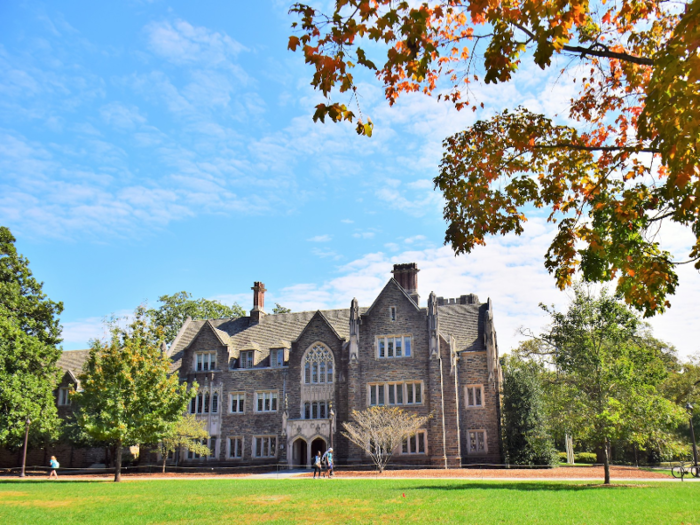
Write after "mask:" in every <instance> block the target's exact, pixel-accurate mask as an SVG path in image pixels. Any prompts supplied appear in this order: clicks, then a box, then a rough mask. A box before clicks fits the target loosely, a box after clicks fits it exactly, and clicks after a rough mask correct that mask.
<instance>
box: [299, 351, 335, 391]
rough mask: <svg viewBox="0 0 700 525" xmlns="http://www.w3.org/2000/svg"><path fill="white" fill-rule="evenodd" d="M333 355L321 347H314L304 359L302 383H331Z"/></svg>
mask: <svg viewBox="0 0 700 525" xmlns="http://www.w3.org/2000/svg"><path fill="white" fill-rule="evenodd" d="M332 382H333V354H332V353H331V351H330V350H328V348H326V347H325V346H323V345H315V346H314V347H313V348H311V349H310V350H309V351H308V352H306V357H305V358H304V383H306V384H315V383H332Z"/></svg>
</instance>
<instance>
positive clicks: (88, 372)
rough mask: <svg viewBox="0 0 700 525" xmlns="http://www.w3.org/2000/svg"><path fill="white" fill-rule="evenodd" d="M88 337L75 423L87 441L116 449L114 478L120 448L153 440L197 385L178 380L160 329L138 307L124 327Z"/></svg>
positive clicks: (167, 426) (170, 423)
mask: <svg viewBox="0 0 700 525" xmlns="http://www.w3.org/2000/svg"><path fill="white" fill-rule="evenodd" d="M110 332H111V337H110V340H109V341H107V342H102V341H94V342H93V345H92V348H91V349H90V355H89V357H88V359H87V361H86V362H85V365H84V367H83V373H82V374H81V376H80V378H79V379H80V383H81V386H82V388H83V390H82V392H80V393H78V394H75V395H74V397H75V399H76V401H77V403H78V404H79V406H80V409H79V412H78V421H79V423H80V425H81V427H82V428H83V429H84V430H85V432H86V433H87V434H88V435H89V436H90V437H92V438H93V439H96V440H99V441H102V442H105V443H107V444H109V445H111V446H113V447H115V449H116V458H115V473H114V481H120V480H121V464H122V448H123V447H124V446H128V445H135V444H141V443H158V442H160V441H161V440H162V439H163V437H164V436H166V435H168V433H169V432H170V431H171V429H172V427H173V425H174V424H175V423H176V422H177V421H178V420H179V419H180V417H181V416H182V413H183V412H184V411H185V409H186V407H187V403H188V402H189V400H190V399H191V397H192V395H193V394H194V392H196V390H197V387H196V385H193V388H192V390H189V391H188V389H187V385H184V384H182V385H181V384H180V382H179V381H178V377H177V375H175V374H171V373H170V365H171V363H170V360H169V359H168V357H167V356H166V355H164V354H163V353H162V352H161V350H160V348H161V344H162V342H163V331H162V329H160V328H157V327H153V325H152V324H150V323H148V322H147V316H146V312H145V310H144V309H143V308H139V309H137V311H136V314H135V317H134V320H133V321H132V322H131V323H130V324H129V325H128V326H127V327H126V328H121V327H119V326H117V325H113V326H112V327H111V330H110Z"/></svg>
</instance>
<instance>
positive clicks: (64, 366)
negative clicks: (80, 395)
mask: <svg viewBox="0 0 700 525" xmlns="http://www.w3.org/2000/svg"><path fill="white" fill-rule="evenodd" d="M89 354H90V350H89V349H88V350H64V351H63V353H62V354H61V357H60V358H59V359H58V362H57V363H56V364H57V365H58V367H59V368H60V369H61V370H63V372H64V373H65V372H67V371H68V370H70V371H71V372H72V373H73V375H74V376H78V375H79V374H81V373H82V371H83V364H84V363H85V361H87V358H88V355H89Z"/></svg>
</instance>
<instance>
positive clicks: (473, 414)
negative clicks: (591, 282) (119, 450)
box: [0, 263, 501, 467]
mask: <svg viewBox="0 0 700 525" xmlns="http://www.w3.org/2000/svg"><path fill="white" fill-rule="evenodd" d="M392 273H393V274H394V277H393V278H391V279H390V280H389V281H388V282H387V284H386V286H384V288H383V290H382V291H381V292H380V293H379V296H378V297H377V298H376V300H375V301H374V303H373V304H372V305H371V306H370V307H369V308H366V307H365V308H362V307H359V305H358V304H357V301H356V300H354V299H353V301H352V303H351V305H350V308H349V309H341V310H318V311H315V312H298V313H287V314H272V315H266V314H265V311H264V293H265V287H264V285H263V284H262V283H255V286H254V287H253V290H254V295H253V305H254V306H253V309H252V311H251V313H250V316H248V317H242V318H238V319H209V320H205V321H192V320H189V319H188V320H187V321H186V322H185V323H184V325H183V326H182V328H181V329H180V331H179V333H178V335H177V337H176V339H175V340H174V341H173V343H172V344H171V346H170V348H169V350H168V355H169V356H170V357H171V359H172V361H173V365H172V371H173V373H175V374H179V377H180V379H181V381H183V382H186V383H189V384H190V385H193V384H194V383H195V382H196V383H197V385H198V393H197V396H196V397H195V398H194V400H193V402H192V403H191V404H190V407H189V410H190V412H192V413H194V414H196V417H197V418H199V419H201V420H203V421H204V422H205V423H206V427H207V429H208V431H209V433H210V435H211V436H212V438H211V440H210V441H209V443H208V445H209V446H210V448H211V449H212V455H211V456H208V457H197V456H195V455H194V454H192V453H189V452H187V451H183V452H182V456H181V457H180V458H178V463H179V464H180V465H192V466H197V465H215V464H216V465H226V466H231V465H255V464H265V463H278V462H280V463H286V464H288V465H289V466H295V465H307V466H308V465H309V464H310V461H311V457H312V456H313V455H315V453H316V451H317V450H321V451H324V450H325V449H326V448H328V447H331V446H332V447H333V449H334V453H335V457H336V460H337V461H339V462H340V463H351V464H352V463H354V464H360V463H364V464H366V463H368V462H369V458H368V457H367V456H365V455H364V453H363V452H362V450H360V449H359V448H358V447H357V446H355V445H353V444H351V443H349V442H348V440H347V439H345V438H344V437H343V436H342V434H341V431H342V423H343V422H344V421H348V420H349V419H350V417H351V413H352V411H353V410H363V409H365V408H367V407H368V406H371V405H388V406H394V405H395V406H399V407H401V408H403V409H405V410H407V411H411V412H414V413H417V414H421V415H431V418H430V419H429V420H428V423H427V425H426V427H425V428H424V429H423V430H422V431H421V432H420V433H419V434H418V435H417V436H415V437H413V438H412V439H410V440H407V441H406V442H405V443H404V444H403V446H402V447H401V450H399V451H397V454H396V455H395V459H394V462H395V463H405V464H425V465H435V466H459V465H462V464H467V463H500V462H501V443H500V429H499V421H500V398H499V389H500V383H501V371H500V368H499V363H498V348H497V344H496V333H495V329H494V324H493V307H492V305H491V301H490V300H488V301H487V302H486V303H480V302H479V300H478V298H477V297H476V296H475V295H462V296H460V297H458V298H456V299H444V298H442V297H435V294H433V293H431V294H430V297H429V298H428V301H427V306H426V307H421V306H420V303H419V298H418V294H417V274H418V269H417V268H416V265H415V264H413V263H411V264H401V265H395V266H394V271H393V272H392ZM87 355H88V351H87V350H79V351H69V352H64V353H63V356H62V357H61V359H60V360H59V362H58V365H59V366H60V367H61V368H62V369H63V371H64V376H63V378H62V381H61V384H60V385H59V388H58V389H57V391H56V396H57V403H58V405H59V407H58V408H59V414H60V415H61V416H62V417H64V418H65V417H68V416H69V415H70V413H71V412H72V410H73V407H72V406H70V400H69V399H68V397H67V392H68V388H69V387H70V386H71V385H72V386H73V387H77V388H79V384H78V381H77V379H76V378H77V376H78V375H79V374H80V373H81V371H82V366H83V363H84V361H85V360H86V358H87ZM20 452H21V451H12V452H11V453H10V452H9V451H6V450H2V451H0V464H2V465H4V466H14V465H17V464H19V463H18V461H19V455H18V454H19V453H20ZM51 454H54V455H56V456H57V457H58V459H59V461H60V462H61V465H62V466H66V467H67V466H71V467H87V466H90V465H92V464H94V463H103V462H104V461H105V460H106V451H104V450H102V449H79V448H74V447H72V446H68V445H64V446H60V447H51V450H50V451H49V450H47V449H43V448H42V449H36V450H30V453H29V458H28V460H29V464H42V465H45V464H46V463H47V458H48V457H49V456H50V455H51Z"/></svg>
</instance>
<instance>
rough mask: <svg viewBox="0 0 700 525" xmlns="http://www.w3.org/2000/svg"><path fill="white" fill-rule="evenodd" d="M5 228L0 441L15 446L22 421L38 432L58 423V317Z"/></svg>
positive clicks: (0, 241)
mask: <svg viewBox="0 0 700 525" xmlns="http://www.w3.org/2000/svg"><path fill="white" fill-rule="evenodd" d="M14 243H15V238H14V237H13V236H12V234H11V233H10V230H9V229H7V228H5V227H0V443H3V444H5V445H7V446H10V447H14V446H18V445H19V444H20V443H21V441H22V439H23V438H24V432H25V427H26V420H27V418H29V419H30V421H31V422H32V423H31V425H32V426H31V428H32V429H33V431H38V432H39V433H53V432H54V431H55V430H56V428H57V424H58V419H57V413H56V400H55V398H54V395H53V389H54V388H55V386H56V382H57V380H58V368H57V367H56V362H57V361H58V359H59V357H60V356H61V350H60V349H58V348H57V347H56V345H57V344H59V343H60V342H61V338H60V333H61V326H60V325H59V320H58V316H59V315H60V313H61V312H62V311H63V303H60V302H59V303H57V302H54V301H51V300H50V299H48V298H47V297H46V295H45V294H44V293H43V291H42V286H43V285H42V283H40V282H38V281H37V280H36V279H35V278H34V277H33V275H32V272H31V270H30V269H29V261H28V260H27V259H26V258H24V257H23V256H21V255H18V254H17V250H16V248H15V245H14Z"/></svg>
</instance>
